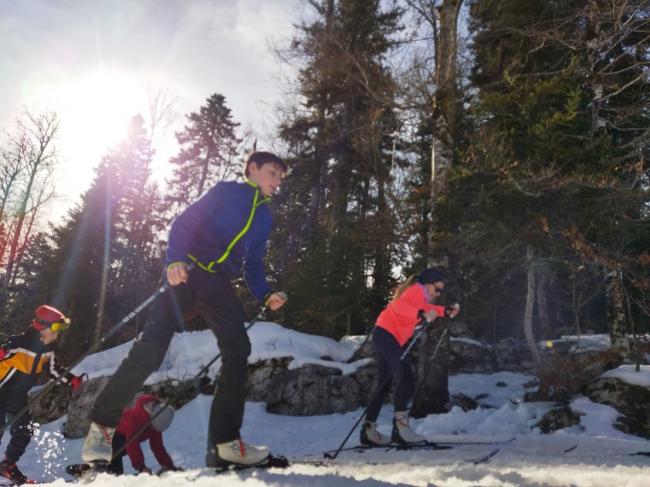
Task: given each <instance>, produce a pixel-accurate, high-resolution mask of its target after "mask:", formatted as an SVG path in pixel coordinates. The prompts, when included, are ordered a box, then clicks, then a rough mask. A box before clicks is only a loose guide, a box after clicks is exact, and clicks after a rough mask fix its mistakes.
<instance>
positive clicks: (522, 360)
mask: <svg viewBox="0 0 650 487" xmlns="http://www.w3.org/2000/svg"><path fill="white" fill-rule="evenodd" d="M493 348H494V361H495V370H509V371H512V372H530V371H531V370H533V368H534V364H533V359H532V354H531V353H530V349H529V348H528V344H527V343H526V341H525V340H522V339H517V338H506V339H504V340H501V341H499V342H498V343H497V344H496V345H494V347H493Z"/></svg>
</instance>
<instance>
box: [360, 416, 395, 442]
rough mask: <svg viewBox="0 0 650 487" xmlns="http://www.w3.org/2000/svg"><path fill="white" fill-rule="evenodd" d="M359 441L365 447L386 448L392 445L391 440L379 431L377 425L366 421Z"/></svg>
mask: <svg viewBox="0 0 650 487" xmlns="http://www.w3.org/2000/svg"><path fill="white" fill-rule="evenodd" d="M359 441H360V442H361V444H362V445H364V446H385V445H388V444H390V438H389V437H388V436H386V435H383V434H381V433H380V432H379V431H377V423H373V422H372V421H364V423H363V426H362V427H361V433H360V434H359Z"/></svg>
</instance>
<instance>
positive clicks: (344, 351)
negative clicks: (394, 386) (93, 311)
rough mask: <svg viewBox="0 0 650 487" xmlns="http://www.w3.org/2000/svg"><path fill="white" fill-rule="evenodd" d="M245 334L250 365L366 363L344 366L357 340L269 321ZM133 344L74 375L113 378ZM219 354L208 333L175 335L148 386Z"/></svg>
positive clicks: (187, 373) (189, 373) (192, 370)
mask: <svg viewBox="0 0 650 487" xmlns="http://www.w3.org/2000/svg"><path fill="white" fill-rule="evenodd" d="M248 335H249V337H250V340H251V344H252V351H251V355H250V357H249V358H248V362H249V363H255V362H259V361H261V360H268V359H272V358H282V357H291V358H292V361H291V363H290V364H289V369H294V368H299V367H302V366H303V365H305V364H318V365H326V366H328V367H334V368H338V369H340V370H341V372H342V373H344V374H350V373H352V372H354V371H355V370H356V369H358V368H359V367H361V366H363V365H364V364H366V363H367V360H359V361H356V362H354V363H351V364H348V363H345V362H346V361H347V360H349V359H350V357H352V354H354V352H355V350H356V349H357V346H358V344H359V343H360V342H359V340H356V341H355V340H345V341H341V342H337V341H336V340H332V339H331V338H326V337H321V336H314V335H308V334H306V333H300V332H297V331H294V330H288V329H287V328H284V327H282V326H280V325H278V324H276V323H270V322H259V323H256V324H255V325H254V326H252V327H251V328H250V329H249V331H248ZM132 344H133V341H129V342H127V343H124V344H122V345H119V346H117V347H115V348H112V349H110V350H106V351H104V352H101V353H97V354H94V355H91V356H89V357H88V358H87V359H86V360H84V361H83V362H82V363H81V364H79V365H78V366H77V367H75V369H74V370H73V372H74V373H75V374H81V373H86V374H88V377H90V378H93V377H99V376H102V375H112V374H113V373H114V372H115V370H117V367H118V366H119V365H120V363H121V362H122V360H123V359H124V357H126V355H127V353H128V352H129V350H130V349H131V346H132ZM218 353H219V347H218V346H217V340H216V338H215V336H214V334H213V333H212V332H211V331H209V330H206V331H195V332H186V333H176V334H175V335H174V338H173V339H172V343H171V345H170V347H169V350H168V351H167V354H166V355H165V358H164V360H163V363H162V364H161V365H160V368H159V369H158V371H157V372H155V373H153V374H152V375H151V376H150V377H149V379H148V380H147V384H155V383H156V382H160V381H163V380H165V379H179V380H183V379H188V378H190V377H193V376H194V375H196V374H197V373H198V372H199V370H200V369H201V368H202V367H203V366H204V365H205V364H206V363H207V362H209V361H210V359H212V358H213V357H215V356H216V355H217V354H218ZM323 357H327V358H328V360H323ZM220 366H221V363H220V361H217V362H216V363H215V364H214V365H213V366H212V367H211V368H210V373H212V374H214V373H216V372H217V371H218V370H219V367H220Z"/></svg>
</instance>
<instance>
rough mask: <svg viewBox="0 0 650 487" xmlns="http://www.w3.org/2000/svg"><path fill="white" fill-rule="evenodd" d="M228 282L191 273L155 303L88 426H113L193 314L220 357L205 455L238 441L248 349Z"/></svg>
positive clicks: (228, 279)
mask: <svg viewBox="0 0 650 487" xmlns="http://www.w3.org/2000/svg"><path fill="white" fill-rule="evenodd" d="M231 280H232V276H230V275H227V274H225V273H221V272H218V273H209V272H206V271H204V270H202V269H200V268H198V267H194V268H192V270H191V271H190V275H189V279H188V282H187V283H184V284H180V285H178V286H172V287H170V288H169V290H168V291H167V292H165V293H164V294H162V295H161V296H159V297H158V299H156V301H155V302H154V305H153V310H152V319H151V320H150V321H149V322H148V323H147V324H146V325H145V328H144V330H143V332H142V335H141V337H140V338H139V339H138V340H136V342H135V343H134V345H133V348H132V349H131V351H130V352H129V355H128V356H127V357H126V358H125V359H124V361H123V362H122V364H121V365H120V366H119V368H118V369H117V371H116V372H115V374H114V375H113V377H112V378H111V379H110V381H109V382H108V383H107V384H106V386H104V388H103V389H102V391H101V392H100V393H99V395H98V396H97V399H96V400H95V403H94V405H93V408H92V410H91V411H90V415H89V417H90V419H91V421H94V422H96V423H98V424H101V425H104V426H116V425H117V424H118V422H119V421H120V417H121V415H122V410H123V409H124V407H125V406H126V405H127V404H128V403H129V401H131V399H133V397H134V396H135V394H136V393H137V392H138V390H139V389H140V387H141V386H142V384H143V383H144V381H145V380H146V379H147V377H149V375H150V374H151V373H152V372H153V371H155V370H156V369H158V367H159V366H160V364H161V362H162V360H163V358H164V357H165V353H166V352H167V348H168V347H169V343H170V341H171V339H172V336H173V335H174V332H176V331H182V330H184V329H185V321H184V318H183V317H184V316H185V315H186V314H187V313H188V312H190V311H192V310H196V311H198V312H200V313H201V315H202V316H203V318H204V319H205V320H206V322H207V323H208V325H209V326H210V329H211V330H212V332H213V333H214V334H215V336H216V338H217V344H218V345H219V351H220V352H221V371H220V373H219V378H218V381H217V389H216V393H215V396H214V400H213V401H212V407H211V410H210V423H209V424H210V425H209V431H208V449H210V448H214V445H215V444H218V443H225V442H228V441H232V440H235V439H237V438H239V429H240V427H241V425H242V421H243V417H244V404H245V400H246V376H247V366H248V356H249V355H250V352H251V344H250V341H249V339H248V335H247V334H246V329H245V326H244V320H245V315H244V310H243V308H242V305H241V302H240V301H239V298H238V297H237V295H236V293H235V290H234V289H233V286H232V284H231ZM216 354H217V350H215V355H216ZM206 359H207V357H206ZM206 361H207V360H206Z"/></svg>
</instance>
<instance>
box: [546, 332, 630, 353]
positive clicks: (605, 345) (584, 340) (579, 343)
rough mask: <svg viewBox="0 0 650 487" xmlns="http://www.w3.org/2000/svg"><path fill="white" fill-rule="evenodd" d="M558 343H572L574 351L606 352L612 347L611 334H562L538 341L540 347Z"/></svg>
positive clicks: (549, 346)
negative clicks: (554, 337)
mask: <svg viewBox="0 0 650 487" xmlns="http://www.w3.org/2000/svg"><path fill="white" fill-rule="evenodd" d="M630 338H632V337H630ZM558 343H570V344H571V349H572V350H573V351H574V352H604V351H605V350H609V348H610V347H611V340H610V338H609V335H602V334H601V335H562V337H560V338H559V339H557V340H546V341H541V342H539V343H538V346H539V348H541V349H544V348H552V347H553V346H555V345H557V344H558Z"/></svg>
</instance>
